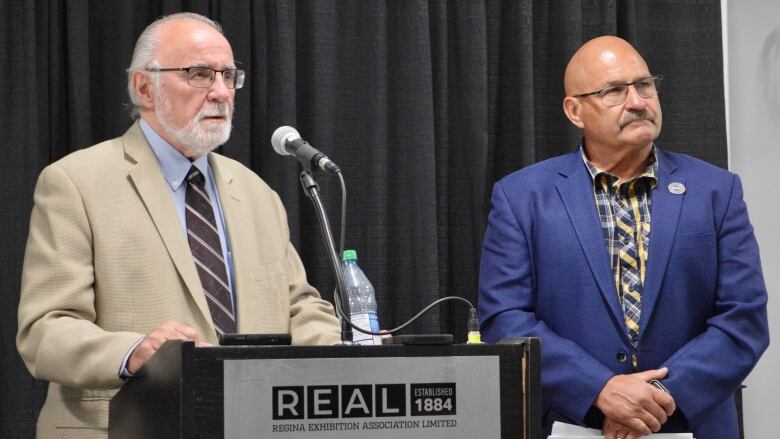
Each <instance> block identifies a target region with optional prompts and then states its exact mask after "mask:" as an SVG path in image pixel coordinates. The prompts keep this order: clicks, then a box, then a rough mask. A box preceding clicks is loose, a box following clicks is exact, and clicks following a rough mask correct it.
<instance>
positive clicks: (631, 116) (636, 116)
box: [620, 111, 655, 128]
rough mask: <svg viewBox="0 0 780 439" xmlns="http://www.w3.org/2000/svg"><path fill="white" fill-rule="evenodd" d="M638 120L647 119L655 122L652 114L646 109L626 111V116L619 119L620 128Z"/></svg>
mask: <svg viewBox="0 0 780 439" xmlns="http://www.w3.org/2000/svg"><path fill="white" fill-rule="evenodd" d="M638 120H649V121H650V122H653V123H655V117H653V115H652V114H650V113H649V112H647V111H642V112H639V113H628V116H626V117H625V118H624V119H623V120H621V121H620V128H623V127H624V126H626V125H628V124H630V123H631V122H636V121H638Z"/></svg>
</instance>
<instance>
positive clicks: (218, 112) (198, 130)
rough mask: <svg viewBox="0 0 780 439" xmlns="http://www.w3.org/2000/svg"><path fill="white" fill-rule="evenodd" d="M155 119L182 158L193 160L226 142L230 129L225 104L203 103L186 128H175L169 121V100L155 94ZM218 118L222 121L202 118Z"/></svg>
mask: <svg viewBox="0 0 780 439" xmlns="http://www.w3.org/2000/svg"><path fill="white" fill-rule="evenodd" d="M155 108H156V109H157V111H156V112H155V117H157V121H158V122H159V123H160V125H161V126H162V127H163V129H164V130H165V131H167V132H168V134H169V135H170V136H171V138H172V139H173V140H174V141H175V142H178V143H179V144H180V145H181V147H183V148H184V149H185V151H183V153H184V155H186V156H187V157H188V158H191V159H196V158H198V157H201V156H203V155H206V154H208V153H209V152H211V151H213V150H214V149H215V148H217V147H218V146H220V145H222V144H223V143H225V142H227V140H228V139H229V138H230V130H231V128H232V124H231V122H230V121H231V120H232V118H233V109H232V108H230V106H229V105H228V103H227V102H207V103H206V104H205V105H203V107H202V108H201V109H200V111H198V114H196V115H195V117H193V118H192V119H191V120H190V121H189V123H187V125H185V126H183V127H182V128H176V126H175V125H174V124H173V122H172V121H171V120H170V116H171V100H170V99H168V95H167V94H165V93H164V92H163V93H159V94H158V95H157V98H156V99H155ZM213 116H221V117H224V118H225V120H224V121H223V122H215V121H207V122H204V121H203V118H205V117H213Z"/></svg>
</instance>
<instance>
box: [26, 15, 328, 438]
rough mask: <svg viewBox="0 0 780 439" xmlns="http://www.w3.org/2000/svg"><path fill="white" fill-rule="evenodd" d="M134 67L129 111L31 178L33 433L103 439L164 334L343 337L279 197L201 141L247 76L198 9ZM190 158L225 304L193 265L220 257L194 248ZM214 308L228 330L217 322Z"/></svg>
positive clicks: (299, 339)
mask: <svg viewBox="0 0 780 439" xmlns="http://www.w3.org/2000/svg"><path fill="white" fill-rule="evenodd" d="M128 80H129V84H128V90H129V92H130V97H131V100H132V102H133V104H134V106H135V111H134V112H135V113H136V114H137V116H138V119H139V120H137V121H136V122H135V123H134V124H133V126H132V127H131V128H130V129H129V130H128V131H127V132H126V133H125V134H124V135H123V136H122V137H120V138H116V139H112V140H109V141H107V142H103V143H101V144H98V145H95V146H93V147H91V148H87V149H84V150H81V151H78V152H75V153H73V154H71V155H69V156H67V157H65V158H63V159H62V160H59V161H57V162H55V163H53V164H51V165H50V166H48V167H47V168H46V169H44V170H43V172H42V173H41V175H40V177H39V179H38V183H37V186H36V188H35V205H34V208H33V212H32V217H31V220H30V235H29V239H28V243H27V250H26V254H25V260H24V270H23V275H22V294H21V301H20V304H19V333H18V335H17V346H18V349H19V352H20V354H21V356H22V358H23V359H24V361H25V363H26V364H27V367H28V369H29V370H30V372H31V373H32V374H33V375H34V376H35V377H36V378H39V379H43V380H47V381H50V385H49V391H48V395H47V398H46V402H45V404H44V406H43V409H42V411H41V414H40V416H39V419H38V427H37V429H38V437H39V438H48V437H78V438H92V437H95V438H98V437H106V431H107V430H106V429H107V427H108V401H109V400H110V398H111V397H112V396H113V395H114V393H116V391H117V390H118V389H119V388H120V387H121V386H122V384H123V383H124V381H125V380H126V379H132V378H131V377H132V376H133V374H134V373H135V372H137V371H138V370H139V369H140V367H141V366H142V365H143V364H144V362H146V361H147V360H148V359H149V358H150V357H151V356H152V355H153V354H154V352H155V351H156V350H157V349H159V347H160V345H162V343H164V342H165V341H166V340H171V339H191V340H194V341H195V342H196V344H198V345H200V346H207V345H215V344H217V343H218V339H217V332H232V330H237V331H238V332H245V333H246V332H265V333H280V332H290V333H291V334H292V338H293V343H294V344H330V343H335V342H337V341H338V340H339V332H338V322H337V320H336V318H335V317H334V316H333V310H332V308H331V307H330V305H329V304H328V303H327V302H325V301H323V300H322V299H320V297H319V295H318V293H317V291H316V290H315V289H314V288H313V287H311V286H310V285H309V284H308V283H307V281H306V276H305V272H304V269H303V266H302V264H301V261H300V259H299V257H298V255H297V253H296V252H295V249H294V248H293V246H292V245H291V244H290V241H289V232H288V226H287V218H286V214H285V211H284V207H283V206H282V204H281V202H280V200H279V197H278V196H277V195H276V193H275V192H273V191H272V190H271V189H270V188H269V187H268V186H267V185H266V184H265V183H264V182H263V181H262V180H261V179H260V178H259V177H257V176H256V175H255V174H254V173H252V172H251V171H250V170H249V169H247V168H246V167H244V166H243V165H241V164H239V163H238V162H236V161H233V160H230V159H228V158H225V157H222V156H220V155H217V154H214V153H211V152H210V151H211V150H213V149H214V148H216V147H217V146H219V145H221V144H222V143H224V142H225V141H227V139H228V137H229V135H230V126H231V118H232V112H233V98H234V95H235V90H236V89H237V88H240V87H241V86H242V85H243V72H241V71H240V70H236V67H235V63H234V60H233V54H232V50H231V48H230V45H229V43H228V42H227V40H226V39H225V38H224V36H223V35H222V33H221V30H220V29H219V25H217V24H216V23H214V22H212V21H211V20H208V19H207V18H205V17H202V16H199V15H196V14H175V15H172V16H168V17H164V18H162V19H160V20H158V21H156V22H155V23H153V24H151V25H150V26H149V27H148V28H147V29H146V30H145V31H144V32H143V34H142V35H141V37H139V39H138V42H137V43H136V48H135V51H134V54H133V62H132V65H131V66H130V68H129V69H128ZM193 171H195V174H198V173H200V174H202V175H203V178H204V183H201V184H203V186H202V191H201V195H203V196H204V198H205V199H206V200H207V201H206V203H207V204H206V205H207V206H208V203H211V206H212V207H213V214H214V218H212V219H211V220H210V221H209V222H208V224H210V225H209V227H210V228H212V229H213V231H214V232H215V234H214V237H215V239H216V237H217V236H218V237H219V241H218V242H219V244H218V245H214V246H212V247H221V249H219V248H217V249H213V248H210V251H211V253H212V254H213V256H214V257H216V258H217V259H216V260H218V261H220V263H219V264H223V263H224V265H221V266H222V267H223V268H221V270H222V272H223V273H225V276H222V278H220V280H219V284H220V285H223V286H224V287H225V297H227V302H215V301H214V299H213V294H211V292H210V290H209V287H207V284H208V283H209V280H208V279H206V278H204V277H203V276H205V275H208V274H209V273H211V270H212V269H214V267H212V266H209V267H208V268H206V267H205V266H204V264H203V263H202V262H201V261H199V260H198V258H199V256H198V251H197V249H196V248H195V247H192V250H191V246H192V245H193V241H198V240H199V239H200V238H198V237H193V236H192V233H191V232H192V231H191V230H190V228H191V227H190V221H191V219H190V216H189V215H191V214H192V208H191V207H190V201H189V200H190V199H189V198H186V200H185V195H184V194H185V191H187V186H188V185H191V184H193V183H191V182H189V181H185V180H186V179H188V178H191V176H192V175H194V174H191V172H193ZM189 196H190V195H189V192H188V193H187V197H189ZM185 212H186V213H185ZM220 250H221V251H220ZM193 258H194V259H193ZM214 272H217V270H216V269H214ZM212 274H213V273H212ZM218 277H219V276H215V278H218ZM215 307H218V308H221V309H222V310H223V311H225V315H226V316H227V317H228V320H229V323H230V324H232V325H233V326H232V327H231V328H232V330H230V331H223V330H221V329H220V328H221V327H222V326H223V325H222V323H221V321H219V319H220V318H217V317H214V318H213V316H216V315H215V314H214V313H215ZM215 321H217V322H218V324H215V323H214V322H215Z"/></svg>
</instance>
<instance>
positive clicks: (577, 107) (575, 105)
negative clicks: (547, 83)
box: [563, 96, 584, 129]
mask: <svg viewBox="0 0 780 439" xmlns="http://www.w3.org/2000/svg"><path fill="white" fill-rule="evenodd" d="M563 112H564V113H565V114H566V117H568V118H569V120H570V121H571V123H573V124H574V125H575V126H576V127H577V128H579V129H582V128H583V126H584V124H583V123H582V117H581V112H582V102H581V101H580V100H579V99H577V98H575V97H572V96H566V97H565V98H563Z"/></svg>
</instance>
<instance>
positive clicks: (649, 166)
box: [580, 144, 658, 185]
mask: <svg viewBox="0 0 780 439" xmlns="http://www.w3.org/2000/svg"><path fill="white" fill-rule="evenodd" d="M580 155H581V156H582V161H583V162H584V163H585V167H587V169H588V174H589V175H590V178H591V181H593V182H594V184H595V182H596V179H597V178H598V177H599V176H600V175H603V176H604V177H605V178H606V179H607V181H608V182H609V183H610V184H615V183H616V182H618V181H620V177H618V176H617V175H615V174H612V173H610V172H607V171H603V170H601V169H599V168H598V167H596V165H594V164H593V163H591V162H590V161H589V160H588V157H587V156H586V155H585V147H584V145H582V144H581V145H580ZM657 175H658V159H657V158H656V153H655V144H653V147H652V148H650V154H649V155H648V156H647V162H646V163H645V169H644V171H642V173H641V174H639V175H637V176H636V177H633V178H630V179H628V180H625V181H621V182H620V185H623V184H624V183H628V182H632V181H637V180H640V179H649V180H650V183H651V184H653V183H655V182H656V181H657V177H656V176H657Z"/></svg>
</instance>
